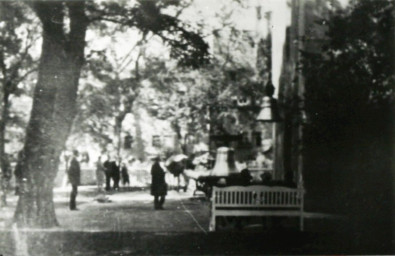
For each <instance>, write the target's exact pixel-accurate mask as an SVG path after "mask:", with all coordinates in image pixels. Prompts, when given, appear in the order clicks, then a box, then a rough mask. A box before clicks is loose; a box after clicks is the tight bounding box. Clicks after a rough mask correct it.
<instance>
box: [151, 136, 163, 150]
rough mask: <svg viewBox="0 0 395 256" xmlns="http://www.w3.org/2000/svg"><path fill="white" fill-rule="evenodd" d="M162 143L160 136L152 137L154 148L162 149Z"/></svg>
mask: <svg viewBox="0 0 395 256" xmlns="http://www.w3.org/2000/svg"><path fill="white" fill-rule="evenodd" d="M160 145H161V143H160V137H159V135H153V136H152V146H154V147H160Z"/></svg>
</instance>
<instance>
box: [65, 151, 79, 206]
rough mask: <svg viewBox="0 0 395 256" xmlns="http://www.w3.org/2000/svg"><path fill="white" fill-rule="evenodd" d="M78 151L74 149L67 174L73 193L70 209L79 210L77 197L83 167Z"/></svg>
mask: <svg viewBox="0 0 395 256" xmlns="http://www.w3.org/2000/svg"><path fill="white" fill-rule="evenodd" d="M77 158H78V151H77V150H74V151H73V158H72V159H71V162H70V167H69V169H68V170H67V174H68V177H69V182H70V184H71V188H72V189H71V194H70V210H72V211H74V210H77V204H76V198H77V194H78V186H79V185H80V183H81V168H80V163H79V162H78V160H77Z"/></svg>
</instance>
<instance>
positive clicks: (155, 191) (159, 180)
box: [151, 155, 167, 210]
mask: <svg viewBox="0 0 395 256" xmlns="http://www.w3.org/2000/svg"><path fill="white" fill-rule="evenodd" d="M153 161H154V163H153V165H152V168H151V176H152V182H151V195H153V196H154V209H155V210H163V204H164V202H165V198H166V195H167V184H166V181H165V171H164V170H163V168H162V166H161V165H160V156H159V155H158V156H155V157H154V159H153Z"/></svg>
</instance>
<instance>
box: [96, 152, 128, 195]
mask: <svg viewBox="0 0 395 256" xmlns="http://www.w3.org/2000/svg"><path fill="white" fill-rule="evenodd" d="M104 179H105V183H106V186H105V190H106V191H109V190H111V189H113V190H119V182H120V181H122V185H123V186H129V185H130V180H129V174H128V169H127V167H126V164H125V163H121V166H119V164H118V163H117V161H116V160H115V159H111V157H110V156H108V157H107V160H106V161H105V162H102V157H101V156H99V158H98V159H97V162H96V182H97V186H98V189H99V191H102V190H103V183H104ZM111 181H112V184H113V185H112V188H111Z"/></svg>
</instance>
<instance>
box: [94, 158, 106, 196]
mask: <svg viewBox="0 0 395 256" xmlns="http://www.w3.org/2000/svg"><path fill="white" fill-rule="evenodd" d="M104 175H105V168H104V166H103V163H102V160H101V156H99V157H98V159H97V162H96V183H97V189H98V191H99V192H101V191H103V182H104Z"/></svg>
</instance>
